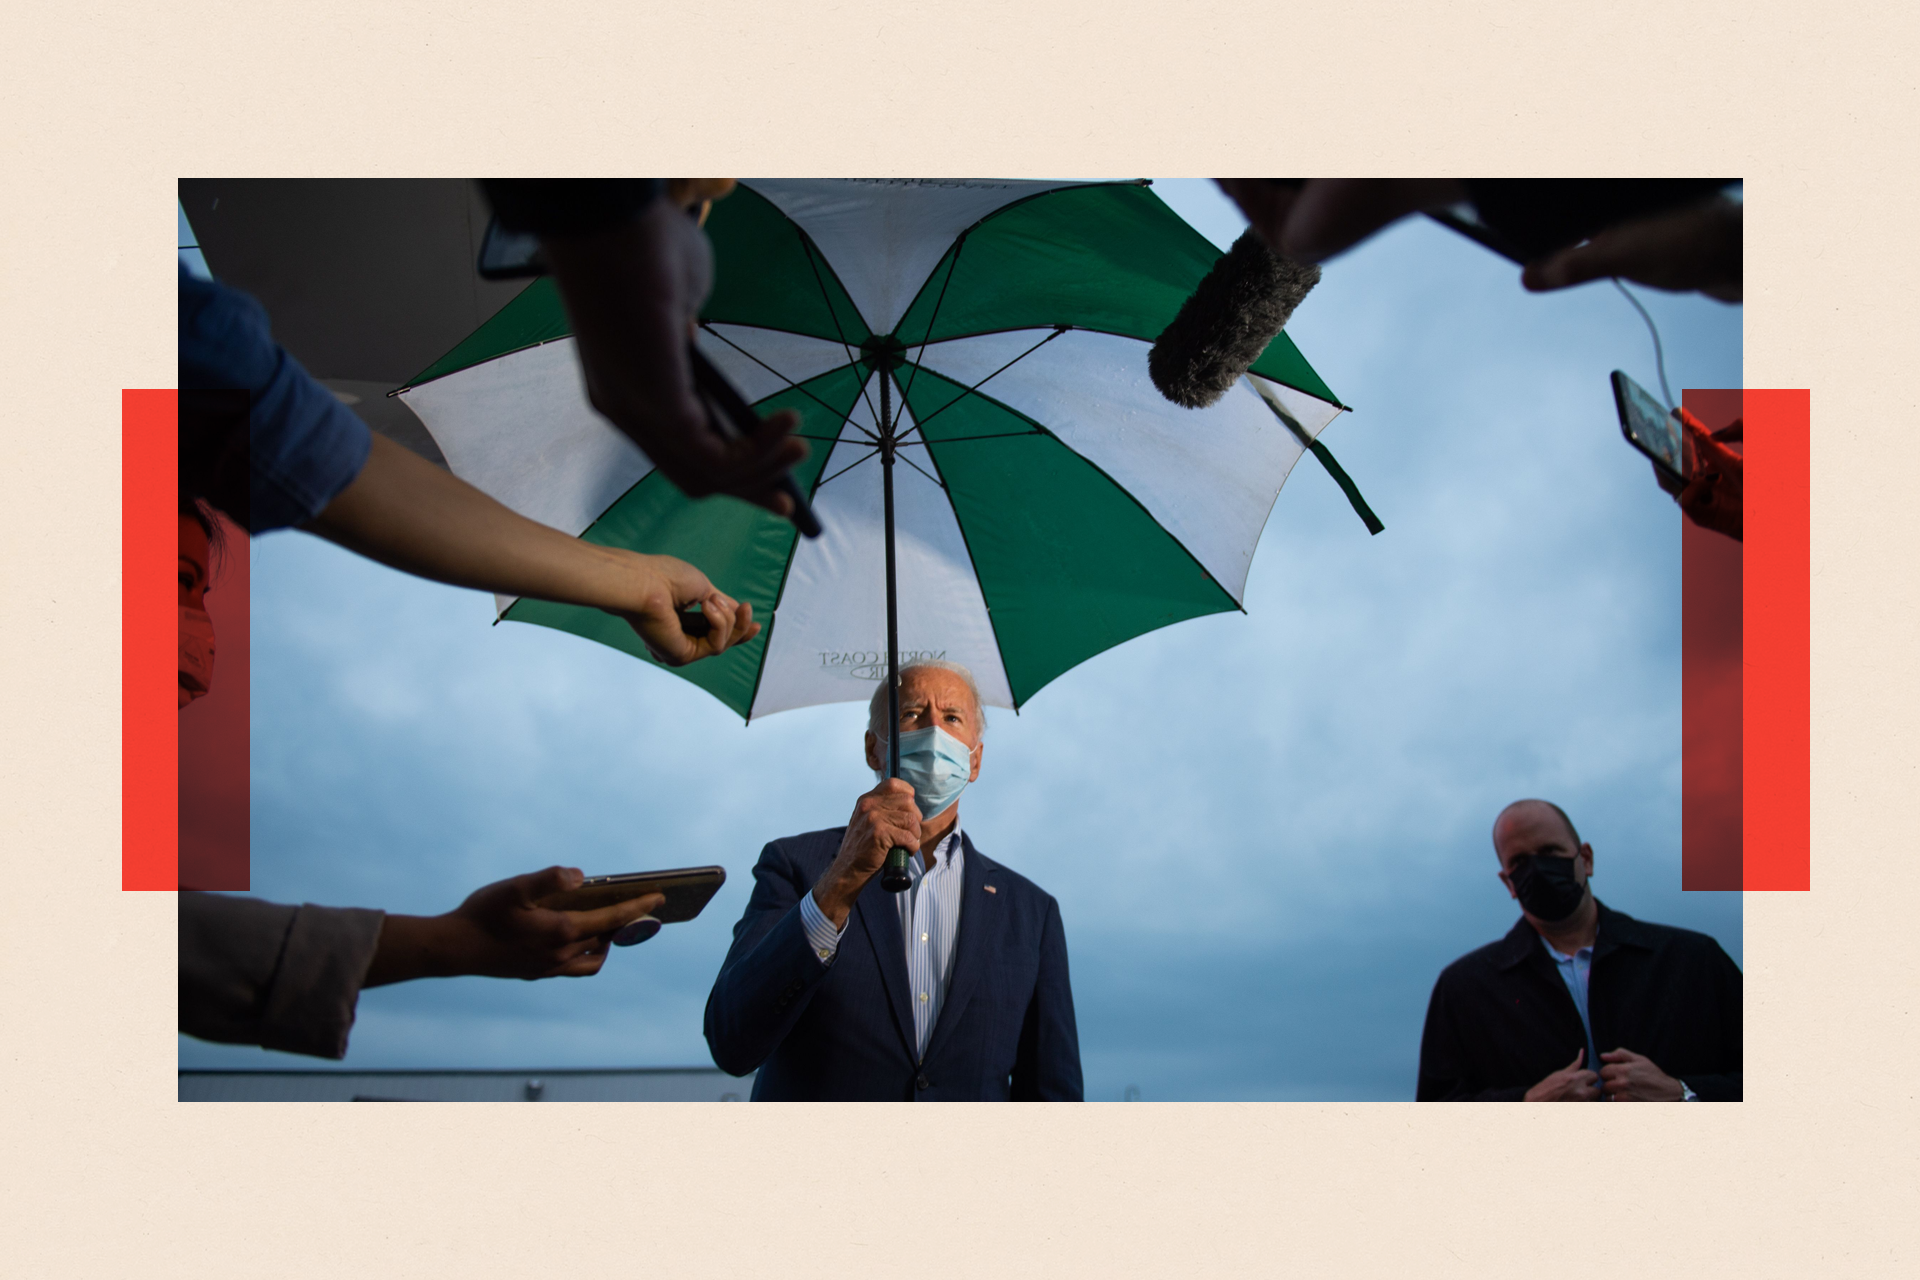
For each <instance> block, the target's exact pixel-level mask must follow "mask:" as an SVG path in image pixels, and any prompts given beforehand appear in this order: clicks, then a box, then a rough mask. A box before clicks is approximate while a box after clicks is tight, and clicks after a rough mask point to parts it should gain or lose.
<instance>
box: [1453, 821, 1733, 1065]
mask: <svg viewBox="0 0 1920 1280" xmlns="http://www.w3.org/2000/svg"><path fill="white" fill-rule="evenodd" d="M1493 848H1494V852H1495V853H1496V854H1497V855H1498V856H1499V858H1500V879H1501V882H1502V883H1504V884H1505V885H1506V886H1507V892H1508V894H1509V895H1511V896H1512V897H1514V898H1516V899H1518V900H1519V902H1520V919H1519V921H1518V922H1516V923H1515V924H1514V926H1513V928H1512V929H1511V930H1509V931H1508V933H1507V936H1506V937H1504V938H1502V939H1501V940H1500V941H1498V942H1494V943H1490V944H1488V945H1487V946H1484V947H1481V948H1480V949H1479V950H1478V951H1474V952H1470V953H1468V954H1467V955H1464V956H1462V957H1461V958H1460V959H1458V960H1456V961H1454V962H1453V963H1452V964H1450V965H1448V966H1447V967H1446V969H1444V970H1443V971H1442V972H1441V974H1440V980H1439V981H1438V982H1436V983H1435V984H1434V987H1433V999H1432V1001H1431V1002H1430V1003H1429V1004H1428V1006H1427V1025H1426V1029H1425V1031H1424V1033H1423V1034H1422V1036H1421V1039H1420V1084H1419V1091H1418V1095H1417V1096H1418V1098H1419V1100H1420V1101H1422V1102H1444V1101H1477V1102H1592V1101H1596V1100H1598V1099H1600V1098H1603V1097H1604V1098H1606V1099H1607V1100H1608V1101H1611V1102H1693V1101H1706V1102H1737V1101H1739V1100H1740V970H1739V969H1738V968H1737V967H1736V966H1735V965H1734V963H1733V961H1732V960H1731V959H1730V958H1729V957H1728V956H1727V953H1726V952H1724V951H1722V950H1721V949H1720V944H1719V943H1717V942H1715V941H1714V940H1713V939H1712V938H1709V937H1708V936H1707V935H1705V934H1703V933H1694V932H1692V931H1691V930H1688V929H1674V928H1670V927H1668V926H1666V925H1660V924H1648V923H1646V922H1645V921H1642V920H1635V919H1634V918H1633V917H1632V916H1628V915H1623V914H1621V913H1620V912H1618V911H1613V910H1610V909H1609V908H1607V907H1606V906H1604V905H1602V903H1601V902H1600V900H1599V899H1598V898H1596V897H1594V896H1593V890H1592V887H1591V886H1590V885H1589V884H1588V883H1587V881H1588V878H1589V877H1591V876H1592V875H1593V846H1591V845H1588V844H1582V843H1581V841H1580V836H1579V833H1578V832H1576V831H1575V830H1574V828H1573V822H1572V820H1571V819H1569V818H1568V817H1567V815H1566V814H1565V812H1563V811H1562V810H1561V809H1560V807H1559V806H1558V805H1555V804H1551V803H1549V802H1547V801H1545V800H1516V801H1515V802H1514V803H1512V804H1510V805H1508V806H1507V807H1506V808H1505V809H1503V810H1502V811H1501V813H1500V816H1499V818H1497V819H1496V820H1495V821H1494V824H1493Z"/></svg>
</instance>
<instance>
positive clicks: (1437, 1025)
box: [1414, 973, 1527, 1102]
mask: <svg viewBox="0 0 1920 1280" xmlns="http://www.w3.org/2000/svg"><path fill="white" fill-rule="evenodd" d="M1447 987H1448V983H1447V975H1446V974H1444V973H1442V974H1441V975H1440V979H1439V981H1437V982H1435V983H1434V984H1433V996H1432V998H1431V999H1429V1000H1428V1001H1427V1022H1426V1026H1425V1027H1424V1028H1422V1030H1421V1032H1420V1080H1419V1083H1418V1085H1417V1086H1416V1088H1415V1090H1414V1101H1416V1102H1519V1101H1520V1100H1521V1099H1523V1098H1525V1097H1526V1096H1527V1091H1526V1089H1525V1088H1524V1087H1520V1088H1506V1089H1489V1088H1482V1087H1479V1082H1478V1081H1477V1080H1475V1079H1473V1077H1472V1073H1471V1071H1470V1070H1469V1068H1468V1066H1467V1052H1466V1045H1465V1044H1464V1043H1462V1040H1461V1036H1460V1029H1459V1026H1458V1025H1457V1023H1456V1021H1455V1018H1454V1013H1455V1010H1454V1008H1453V1002H1452V999H1451V997H1450V994H1449V992H1448V990H1447Z"/></svg>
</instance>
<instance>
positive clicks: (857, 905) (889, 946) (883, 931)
mask: <svg viewBox="0 0 1920 1280" xmlns="http://www.w3.org/2000/svg"><path fill="white" fill-rule="evenodd" d="M896 900H897V899H896V897H895V895H893V894H891V893H888V892H887V891H886V890H885V889H882V888H881V887H880V877H879V876H875V877H874V878H873V879H871V880H869V881H867V887H866V888H864V889H862V890H861V891H860V896H859V897H857V898H855V899H854V900H853V914H855V915H856V916H859V917H860V926H861V927H862V928H863V929H865V930H866V932H867V941H868V942H869V943H870V944H871V945H872V947H873V958H874V960H875V961H876V962H877V963H878V965H879V968H880V981H881V983H882V985H884V986H885V987H886V990H887V1007H888V1008H889V1009H891V1010H892V1011H893V1029H894V1030H895V1031H898V1032H899V1033H900V1043H901V1045H902V1046H903V1047H905V1049H906V1051H907V1058H908V1060H909V1061H912V1060H913V1058H914V1051H913V1050H914V1036H913V1007H912V1006H911V1005H909V1004H908V1003H907V988H908V987H909V986H911V985H912V982H911V979H909V978H908V976H907V941H906V937H905V935H904V934H902V933H901V932H900V910H899V908H898V907H896V906H895V905H894V903H895V902H896ZM960 918H961V920H963V921H964V920H965V919H966V918H967V917H966V913H965V912H962V913H961V914H960Z"/></svg>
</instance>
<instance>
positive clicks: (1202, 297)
mask: <svg viewBox="0 0 1920 1280" xmlns="http://www.w3.org/2000/svg"><path fill="white" fill-rule="evenodd" d="M1319 282H1320V268H1319V266H1318V265H1314V266H1302V265H1301V264H1300V263H1298V262H1295V261H1293V260H1292V259H1290V258H1283V257H1281V256H1280V255H1279V254H1277V253H1275V252H1274V251H1273V250H1271V249H1269V248H1268V247H1267V243H1266V241H1264V240H1262V239H1261V238H1260V237H1259V235H1257V234H1256V233H1255V232H1254V231H1253V230H1252V229H1251V228H1249V229H1248V230H1247V231H1245V232H1243V233H1241V236H1240V238H1239V239H1238V240H1235V241H1234V242H1233V248H1231V249H1229V250H1227V252H1226V253H1225V254H1224V255H1223V256H1222V257H1221V259H1220V261H1218V262H1216V263H1214V264H1213V270H1211V271H1209V272H1207V274H1206V278H1205V279H1203V280H1201V281H1200V284H1199V287H1198V288H1196V289H1195V290H1194V291H1193V296H1192V297H1190V298H1188V299H1187V300H1186V301H1185V302H1184V303H1182V304H1181V305H1180V313H1179V314H1178V315H1176V316H1174V318H1173V323H1172V324H1170V325H1168V326H1167V327H1166V328H1165V329H1164V330H1163V331H1161V334H1160V336H1159V337H1158V338H1157V339H1155V340H1154V344H1153V350H1152V351H1150V352H1148V353H1147V373H1148V375H1149V376H1150V377H1152V379H1153V385H1154V386H1156V387H1158V388H1160V394H1161V395H1163V396H1165V397H1166V398H1167V399H1169V400H1171V401H1173V402H1174V403H1175V404H1177V405H1184V406H1186V407H1187V408H1189V409H1204V408H1206V407H1207V406H1208V405H1210V404H1212V403H1213V402H1214V401H1216V400H1218V399H1219V398H1220V397H1221V396H1223V395H1225V394H1226V393H1227V388H1229V387H1231V386H1232V385H1233V384H1234V383H1235V382H1237V381H1239V380H1240V375H1241V374H1243V373H1245V372H1246V371H1247V368H1248V367H1249V366H1250V365H1252V364H1253V362H1254V361H1255V360H1258V359H1259V358H1260V353H1261V352H1262V351H1265V350H1266V349H1267V344H1268V343H1269V342H1272V341H1273V338H1274V335H1275V334H1277V333H1279V332H1280V330H1282V329H1284V328H1286V325H1287V320H1288V319H1289V318H1290V317H1291V316H1292V315H1293V309H1294V308H1295V307H1297V306H1299V305H1300V300H1301V299H1302V298H1304V297H1306V296H1307V291H1308V290H1309V289H1312V288H1313V286H1314V285H1316V284H1318V283H1319Z"/></svg>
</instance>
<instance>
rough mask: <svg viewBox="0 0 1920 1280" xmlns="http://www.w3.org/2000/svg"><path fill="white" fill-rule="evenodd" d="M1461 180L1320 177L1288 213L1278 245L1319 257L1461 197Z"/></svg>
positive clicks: (1295, 255)
mask: <svg viewBox="0 0 1920 1280" xmlns="http://www.w3.org/2000/svg"><path fill="white" fill-rule="evenodd" d="M1462 194H1463V193H1462V192H1461V191H1460V190H1459V189H1458V184H1457V183H1452V182H1446V181H1431V180H1411V179H1393V180H1383V179H1377V178H1316V179H1314V180H1313V181H1311V182H1309V183H1307V185H1306V186H1305V187H1304V188H1302V189H1301V192H1300V197H1299V199H1298V200H1296V201H1295V202H1294V205H1293V208H1292V209H1291V210H1290V211H1289V212H1288V214H1287V224H1286V230H1285V231H1283V232H1282V233H1281V237H1280V243H1279V245H1278V246H1276V247H1277V249H1278V251H1279V252H1280V253H1281V254H1282V255H1283V256H1285V257H1288V258H1292V259H1293V260H1294V261H1295V262H1319V261H1321V260H1323V259H1326V258H1330V257H1332V256H1333V255H1334V254H1336V253H1339V252H1340V251H1341V250H1343V249H1348V248H1351V247H1352V246H1354V245H1356V244H1358V243H1360V241H1362V240H1364V239H1366V238H1367V237H1368V236H1370V235H1372V234H1373V233H1374V232H1376V231H1378V230H1380V229H1381V228H1382V227H1385V226H1387V225H1388V224H1389V223H1393V222H1398V221H1399V220H1400V219H1401V218H1403V217H1405V216H1406V215H1408V214H1410V213H1414V212H1417V211H1418V210H1420V209H1426V208H1439V207H1441V206H1444V205H1446V204H1449V203H1451V202H1452V201H1453V200H1456V199H1458V198H1460V196H1461V195H1462Z"/></svg>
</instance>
